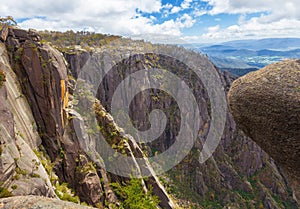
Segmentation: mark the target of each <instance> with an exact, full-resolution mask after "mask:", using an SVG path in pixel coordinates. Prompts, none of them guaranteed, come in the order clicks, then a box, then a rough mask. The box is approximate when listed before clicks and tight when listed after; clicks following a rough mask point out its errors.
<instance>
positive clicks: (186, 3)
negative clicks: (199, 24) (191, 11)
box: [180, 0, 193, 9]
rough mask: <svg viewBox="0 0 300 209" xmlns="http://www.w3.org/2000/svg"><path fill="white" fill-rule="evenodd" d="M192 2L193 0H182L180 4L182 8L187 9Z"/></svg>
mask: <svg viewBox="0 0 300 209" xmlns="http://www.w3.org/2000/svg"><path fill="white" fill-rule="evenodd" d="M192 2H193V0H184V1H183V2H182V3H181V5H180V6H181V8H182V9H188V8H190V7H191V3H192Z"/></svg>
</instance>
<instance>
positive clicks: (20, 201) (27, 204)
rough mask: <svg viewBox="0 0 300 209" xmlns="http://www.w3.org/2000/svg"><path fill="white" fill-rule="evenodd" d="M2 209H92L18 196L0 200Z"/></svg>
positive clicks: (46, 199) (35, 197) (45, 199)
mask: <svg viewBox="0 0 300 209" xmlns="http://www.w3.org/2000/svg"><path fill="white" fill-rule="evenodd" d="M0 208H1V209H10V208H15V209H21V208H43V209H92V208H91V207H86V206H82V205H78V204H75V203H69V202H64V201H61V200H57V199H51V198H45V197H37V196H17V197H9V198H4V199H0Z"/></svg>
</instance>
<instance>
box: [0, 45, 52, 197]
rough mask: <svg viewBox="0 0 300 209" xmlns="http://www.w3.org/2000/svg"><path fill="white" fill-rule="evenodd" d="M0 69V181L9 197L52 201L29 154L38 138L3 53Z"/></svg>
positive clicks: (43, 177) (36, 162)
mask: <svg viewBox="0 0 300 209" xmlns="http://www.w3.org/2000/svg"><path fill="white" fill-rule="evenodd" d="M0 47H3V46H0ZM1 49H3V48H1ZM0 68H1V69H3V70H4V71H5V72H6V82H5V86H4V87H3V88H1V89H0V130H1V131H0V141H1V143H0V144H1V145H0V146H1V154H0V167H1V169H0V181H1V182H2V183H3V187H5V188H8V190H9V191H11V193H12V195H30V194H32V195H43V196H48V197H55V196H56V195H55V192H54V189H53V187H52V185H51V183H50V180H49V177H48V175H47V173H46V171H45V169H44V167H43V166H42V165H41V162H40V161H39V159H38V158H37V156H36V155H35V153H34V152H33V150H32V149H35V148H37V146H39V144H40V138H39V136H38V135H37V132H36V130H34V129H33V125H34V120H33V116H32V113H31V111H30V108H29V105H28V103H27V100H26V98H23V97H22V93H21V92H20V86H19V85H18V79H17V77H16V75H15V73H14V72H13V70H12V69H11V68H10V67H9V61H8V57H7V54H6V50H5V49H3V51H2V53H1V55H0Z"/></svg>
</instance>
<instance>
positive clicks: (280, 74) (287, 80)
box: [228, 60, 300, 201]
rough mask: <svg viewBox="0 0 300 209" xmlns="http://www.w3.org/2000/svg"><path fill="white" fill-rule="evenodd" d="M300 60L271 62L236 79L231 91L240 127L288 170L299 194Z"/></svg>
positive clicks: (230, 103) (230, 96)
mask: <svg viewBox="0 0 300 209" xmlns="http://www.w3.org/2000/svg"><path fill="white" fill-rule="evenodd" d="M299 81H300V60H287V61H283V62H280V63H275V64H272V65H269V66H267V67H265V68H263V69H261V70H259V71H256V72H252V73H249V74H247V75H245V76H243V77H241V78H239V79H238V80H236V81H235V82H234V83H233V85H232V87H231V89H230V91H229V94H228V99H229V106H230V109H231V112H232V114H233V116H234V118H235V120H236V121H237V123H238V125H239V127H241V128H242V129H243V131H244V132H245V133H246V134H247V135H248V136H250V137H251V138H252V139H253V140H254V141H255V142H256V143H257V144H259V145H260V146H261V147H262V148H263V149H264V150H265V151H266V152H267V153H268V154H270V156H271V157H273V158H274V159H275V161H276V162H277V163H278V164H279V165H280V167H281V168H282V169H283V171H285V173H286V175H287V176H288V177H289V178H290V180H291V181H290V183H291V185H292V186H293V187H294V191H295V195H296V196H297V199H298V201H299V200H300V199H299V197H300V196H299V195H300V178H299V176H300V167H299V159H300V130H299V127H300V83H299Z"/></svg>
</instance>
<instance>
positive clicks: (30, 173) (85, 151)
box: [0, 28, 295, 208]
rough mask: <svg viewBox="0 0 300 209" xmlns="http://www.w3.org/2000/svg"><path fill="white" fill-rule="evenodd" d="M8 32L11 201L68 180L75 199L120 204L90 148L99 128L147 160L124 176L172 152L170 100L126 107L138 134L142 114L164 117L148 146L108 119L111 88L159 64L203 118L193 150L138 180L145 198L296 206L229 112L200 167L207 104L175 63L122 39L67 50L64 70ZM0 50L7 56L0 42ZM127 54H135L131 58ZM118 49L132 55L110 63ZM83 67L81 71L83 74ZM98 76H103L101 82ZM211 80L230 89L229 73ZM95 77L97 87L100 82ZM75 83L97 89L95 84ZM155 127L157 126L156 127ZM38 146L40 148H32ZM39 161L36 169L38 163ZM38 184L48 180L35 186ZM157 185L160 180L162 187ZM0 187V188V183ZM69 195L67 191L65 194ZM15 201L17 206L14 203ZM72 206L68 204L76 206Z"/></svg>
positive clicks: (6, 165) (5, 99)
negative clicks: (92, 123)
mask: <svg viewBox="0 0 300 209" xmlns="http://www.w3.org/2000/svg"><path fill="white" fill-rule="evenodd" d="M7 31H8V32H7V35H6V32H5V31H2V32H3V33H2V34H4V35H3V37H4V38H2V41H4V42H5V45H6V49H7V50H8V55H9V60H10V63H8V59H7V58H5V59H6V60H5V62H4V64H3V66H4V65H5V66H6V67H7V66H8V68H10V66H11V69H9V70H10V71H12V69H13V70H14V72H15V73H16V75H14V76H11V75H13V74H14V73H8V74H7V70H6V69H5V72H6V74H7V78H6V79H7V81H6V82H5V87H3V88H2V89H0V91H1V96H0V97H1V99H0V104H1V106H0V110H1V114H0V117H1V122H0V125H1V132H0V136H1V151H2V153H1V158H0V166H2V168H3V169H2V170H3V171H4V172H3V175H2V174H1V175H2V176H0V178H1V179H0V181H2V182H4V184H3V187H4V188H7V189H8V190H9V192H11V195H28V194H34V195H43V196H55V194H54V192H53V190H55V189H56V192H57V194H58V195H59V196H60V197H61V196H63V195H64V194H63V192H62V191H58V188H59V187H60V185H61V184H62V183H67V184H68V185H69V187H71V188H72V189H73V190H74V191H75V194H76V195H78V196H79V197H80V200H81V201H82V202H86V203H87V204H89V205H93V206H97V207H100V208H104V207H108V208H116V207H118V206H119V205H120V204H121V201H122V197H120V196H117V195H116V194H115V192H114V188H112V186H111V183H120V184H121V185H122V183H124V182H128V179H129V178H128V177H124V176H121V175H116V173H113V172H108V171H107V170H106V169H107V168H108V167H109V166H113V163H111V162H109V161H108V162H105V163H103V157H107V156H104V155H103V156H102V155H100V154H99V153H98V152H97V149H98V148H99V147H100V146H101V144H99V143H98V141H99V139H98V138H97V134H95V133H97V132H98V131H100V132H101V133H102V135H103V136H105V140H106V141H107V142H108V144H109V145H110V146H111V147H112V148H113V149H114V150H115V152H116V153H117V152H118V153H119V154H123V155H125V156H131V157H135V158H136V159H142V161H143V162H145V163H144V164H143V165H142V166H139V165H138V164H137V163H136V162H135V163H134V164H131V165H128V164H126V163H125V164H124V165H122V166H123V167H124V166H125V167H128V169H129V170H130V172H131V171H132V170H136V171H138V172H140V171H145V170H147V171H148V172H153V170H152V168H153V167H152V165H153V164H152V162H151V163H150V164H149V163H148V162H147V161H148V160H147V156H150V157H151V156H155V155H156V154H159V153H162V152H164V151H166V150H167V149H168V148H169V147H171V146H172V144H173V143H174V141H175V140H176V135H177V133H178V131H179V129H180V127H179V125H180V111H179V108H178V105H177V104H176V101H174V99H173V98H172V97H171V96H168V95H167V94H166V93H165V92H163V91H159V90H157V89H156V90H153V89H150V90H147V91H144V92H141V93H139V94H137V95H136V96H135V97H134V99H133V101H132V102H131V106H130V108H129V109H130V116H131V119H132V120H133V121H134V124H135V125H136V127H137V128H139V129H141V130H147V129H148V128H149V127H150V123H149V120H148V118H149V112H151V111H150V110H152V109H160V110H162V111H163V112H164V114H166V116H167V118H168V119H169V120H168V121H167V126H166V130H165V131H164V132H163V133H162V134H161V136H159V137H158V139H157V140H154V141H153V142H151V143H148V144H147V143H143V142H138V140H137V139H136V138H135V137H133V136H130V135H129V134H127V133H125V132H124V130H122V128H120V124H118V123H117V122H115V121H116V120H115V118H113V117H112V115H111V114H110V103H111V97H112V95H113V94H114V91H115V89H116V88H117V85H118V84H120V83H121V82H122V80H124V78H126V77H127V76H128V75H129V74H132V73H134V72H138V71H139V70H141V69H144V68H146V69H148V70H149V71H151V70H152V69H154V68H161V67H165V68H170V69H171V72H172V73H174V74H176V75H178V76H179V77H180V78H181V79H182V80H183V81H185V82H186V83H187V84H188V85H189V87H190V88H191V89H193V94H194V96H195V97H196V100H197V103H198V107H199V110H200V117H201V121H200V126H201V127H200V130H199V139H197V140H196V142H195V145H194V147H193V148H192V150H191V152H190V153H189V154H188V155H187V156H186V157H185V158H184V159H183V160H182V162H181V163H180V164H179V165H177V166H176V167H174V168H172V169H171V170H170V171H169V172H168V174H166V175H163V176H160V178H158V177H157V176H156V174H155V173H153V174H152V176H150V177H148V178H146V179H144V180H142V181H141V183H142V186H143V189H144V192H145V193H146V192H148V191H149V189H150V188H152V192H153V194H155V195H157V196H158V197H159V200H160V207H162V208H174V207H176V206H175V202H177V201H179V202H181V199H182V200H183V202H184V203H183V204H182V205H183V207H184V208H187V207H190V203H191V202H193V204H194V203H196V205H197V207H198V208H200V207H201V206H200V205H204V206H205V207H211V208H215V207H236V208H246V207H248V206H249V207H250V208H251V207H252V208H262V207H264V208H283V207H284V206H285V205H288V206H290V205H291V207H292V208H293V206H295V203H294V202H293V201H292V200H291V194H290V193H289V184H287V183H286V182H285V179H284V177H283V176H282V174H281V173H280V170H279V169H278V167H277V166H276V164H275V163H274V161H273V160H272V159H271V158H270V157H269V156H268V155H267V154H266V153H265V152H264V151H262V150H261V149H260V147H259V146H258V145H257V144H255V143H254V142H252V141H251V139H250V138H248V137H247V136H245V134H243V132H241V131H240V130H239V129H238V128H237V127H236V124H235V122H234V120H233V119H232V116H231V115H230V114H228V115H227V122H226V126H225V130H224V134H223V137H222V140H221V142H220V146H219V147H218V148H217V149H216V151H215V153H214V155H213V157H211V158H210V159H209V160H207V161H206V162H205V163H200V162H199V152H198V150H201V149H202V146H203V143H204V142H205V140H206V137H207V133H208V129H209V127H210V123H211V118H210V117H211V104H210V102H211V101H210V99H209V97H208V93H207V91H206V90H205V88H204V86H203V83H202V82H198V81H199V79H197V78H196V77H195V76H196V75H195V74H193V73H192V72H191V71H190V70H188V67H187V66H186V65H185V64H183V63H182V62H179V61H178V60H176V59H173V58H172V57H170V56H164V55H161V54H159V53H148V54H143V53H139V52H140V51H139V50H141V51H143V49H144V48H143V47H141V48H139V44H138V43H139V42H138V43H136V42H132V43H131V42H130V43H128V40H125V41H126V44H125V45H124V46H123V48H122V47H121V48H117V47H116V45H114V44H113V45H112V47H111V48H110V49H108V50H103V48H102V47H101V48H100V47H99V48H89V50H90V51H85V50H83V49H82V48H80V47H71V48H70V49H72V50H67V51H64V53H63V54H64V56H65V58H66V60H67V61H68V64H67V63H65V61H64V59H63V56H62V54H61V53H60V52H59V51H58V50H56V49H54V48H53V47H52V46H51V44H47V43H45V41H41V37H40V36H39V35H38V33H37V32H36V31H34V30H30V31H25V30H21V29H16V28H9V29H7ZM142 44H144V45H143V46H145V47H146V48H147V49H152V48H153V49H155V47H154V46H152V45H151V44H149V43H142ZM136 46H137V47H136ZM128 47H129V48H128ZM159 47H162V48H165V49H167V50H169V51H170V52H171V53H175V54H176V53H182V54H181V55H182V57H185V56H188V55H189V54H188V53H187V54H185V52H186V51H184V49H179V48H174V47H168V46H159ZM1 48H3V49H4V50H5V47H4V45H3V44H2V45H1ZM134 48H138V51H137V52H136V55H135V51H134ZM121 50H123V51H125V53H124V54H125V57H127V54H128V52H129V51H130V50H132V51H130V53H132V54H133V56H131V58H130V59H123V57H122V56H121V58H122V60H120V62H119V63H114V62H113V61H114V60H115V58H117V57H115V54H118V53H114V52H116V51H119V52H120V51H121ZM110 52H112V53H111V54H112V55H111V54H110ZM183 52H184V53H183ZM1 57H3V56H1ZM118 58H120V57H118ZM106 61H112V62H111V63H112V65H110V66H109V67H110V68H112V71H109V72H108V70H109V69H106V68H104V69H103V68H102V67H103V66H104V65H105V62H106ZM197 61H198V62H199V63H200V66H201V68H202V69H209V70H213V71H215V70H216V69H215V67H214V65H213V64H212V63H211V62H209V61H208V59H207V58H206V57H205V56H203V55H200V58H199V60H197ZM1 67H2V65H1ZM67 67H69V69H68V70H67ZM0 70H2V69H0ZM83 71H85V72H84V73H83V74H82V72H83ZM67 72H68V73H69V75H67ZM104 73H107V74H106V76H104ZM219 74H220V77H221V80H222V82H223V86H224V89H225V90H226V89H228V88H229V86H230V85H231V82H232V80H233V78H232V77H231V76H230V75H229V74H228V73H225V74H224V75H223V74H221V73H219ZM103 76H104V77H103ZM12 77H13V79H12ZM163 77H164V75H160V74H158V75H156V76H155V79H154V80H155V81H156V80H160V79H162V78H163ZM100 78H101V79H103V80H102V81H103V82H102V83H100V85H99V80H100ZM77 79H78V80H77ZM82 79H83V80H82ZM154 80H151V79H150V78H148V76H146V77H145V79H142V80H141V81H140V83H139V84H141V85H145V86H147V85H149V84H151V82H153V81H154ZM82 83H84V84H86V83H89V84H96V85H95V87H96V88H94V89H93V88H91V87H90V85H82ZM19 84H21V85H20V86H19ZM160 85H162V86H163V85H165V83H163V82H161V84H160ZM3 89H4V90H3ZM5 89H6V90H5ZM177 90H178V95H179V96H180V97H181V98H185V93H184V92H183V91H181V89H180V88H179V89H177ZM93 95H97V97H98V99H99V100H100V101H101V102H100V103H101V104H102V105H103V106H102V105H101V104H100V103H97V104H98V105H99V106H97V105H94V102H95V97H94V96H93ZM85 98H87V100H88V102H86V100H85ZM123 99H124V101H125V100H126V99H127V95H126V94H124V95H123ZM27 101H28V102H27ZM189 102H190V101H189V100H184V105H188V104H189ZM76 104H80V105H82V107H83V110H85V111H83V112H81V110H80V108H77V106H76ZM122 104H123V102H120V104H119V105H122ZM91 107H92V108H91ZM95 107H96V112H95V113H96V119H97V120H98V124H97V126H96V127H94V128H95V129H93V128H92V129H89V127H87V126H86V121H87V120H88V119H89V114H90V113H94V111H95ZM86 110H88V111H86ZM125 125H126V124H125ZM151 125H152V124H151ZM153 125H155V126H156V127H159V126H160V123H157V124H153ZM3 127H4V128H3ZM37 133H38V134H37ZM136 140H137V141H136ZM41 144H42V145H43V146H40V145H41ZM6 145H9V146H6ZM33 150H35V152H33ZM42 152H43V154H41V153H42ZM101 154H103V153H101ZM41 155H42V156H41ZM48 155H49V156H50V157H49V156H48ZM37 156H38V157H39V158H40V159H39V158H37ZM110 157H111V158H113V157H115V156H114V155H113V156H110ZM17 158H18V159H17ZM4 161H5V162H4ZM40 161H41V162H42V164H43V166H42V165H40V164H39V162H40ZM115 162H116V161H115ZM130 166H131V167H130ZM44 168H47V172H48V175H49V176H50V177H51V178H50V180H51V182H50V183H49V182H48V180H49V177H48V176H47V174H46V172H45V169H44ZM16 171H17V172H19V176H20V178H19V179H14V177H18V176H16V175H15V173H16ZM25 173H26V174H25ZM45 174H46V175H45ZM39 176H40V178H39ZM41 179H43V180H46V181H44V182H42V181H40V180H41ZM161 179H167V180H166V182H163V184H162V183H161ZM51 184H52V185H55V186H56V188H55V187H52V185H51ZM16 185H18V186H17V187H16ZM19 185H20V186H19ZM64 185H66V184H64ZM0 187H1V188H2V185H0ZM26 189H27V190H26ZM64 189H65V186H64ZM69 192H71V190H70V189H69ZM169 193H172V194H173V195H174V196H173V198H171V197H170V195H169ZM70 194H71V193H68V192H67V194H66V195H67V196H68V195H70ZM176 194H177V195H176ZM178 194H180V195H178ZM72 195H73V194H72ZM72 197H73V196H72ZM22 199H23V200H24V201H25V205H26V204H27V203H26V202H27V201H28V203H29V204H33V205H34V204H36V205H39V204H41V205H42V206H43V207H50V208H53V207H55V206H54V205H53V204H52V203H51V204H50V203H49V204H50V206H49V205H48V200H47V203H45V204H46V205H44V202H43V200H40V199H39V198H37V197H34V198H33V197H28V198H23V197H22ZM9 200H10V201H12V203H8V202H5V204H4V202H3V205H4V206H7V208H9V207H10V206H11V205H12V204H19V203H18V202H14V201H15V200H12V199H9ZM174 200H175V201H174ZM3 201H7V199H4V200H3ZM18 201H21V198H20V200H18ZM49 201H50V202H52V201H54V202H55V204H56V203H57V205H58V206H60V205H61V204H65V203H62V202H56V200H49ZM0 205H1V204H0ZM1 206H2V205H1ZM23 206H24V205H23ZM70 207H71V206H70ZM72 207H74V208H76V207H77V205H72ZM78 207H79V208H80V206H78Z"/></svg>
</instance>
